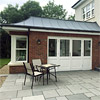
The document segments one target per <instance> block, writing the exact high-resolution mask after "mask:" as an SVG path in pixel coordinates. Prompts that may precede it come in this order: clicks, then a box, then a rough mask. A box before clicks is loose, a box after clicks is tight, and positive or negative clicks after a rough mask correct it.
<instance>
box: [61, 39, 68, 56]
mask: <svg viewBox="0 0 100 100" xmlns="http://www.w3.org/2000/svg"><path fill="white" fill-rule="evenodd" d="M60 56H69V40H60Z"/></svg>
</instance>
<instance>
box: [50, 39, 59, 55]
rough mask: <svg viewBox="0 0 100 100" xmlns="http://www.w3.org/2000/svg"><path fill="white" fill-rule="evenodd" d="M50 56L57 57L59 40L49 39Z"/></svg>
mask: <svg viewBox="0 0 100 100" xmlns="http://www.w3.org/2000/svg"><path fill="white" fill-rule="evenodd" d="M49 56H57V40H56V39H49Z"/></svg>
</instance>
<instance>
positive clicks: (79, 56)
mask: <svg viewBox="0 0 100 100" xmlns="http://www.w3.org/2000/svg"><path fill="white" fill-rule="evenodd" d="M48 63H53V64H59V65H60V67H58V68H57V70H58V71H69V70H90V69H91V68H92V40H91V39H85V38H84V39H83V38H65V37H48Z"/></svg>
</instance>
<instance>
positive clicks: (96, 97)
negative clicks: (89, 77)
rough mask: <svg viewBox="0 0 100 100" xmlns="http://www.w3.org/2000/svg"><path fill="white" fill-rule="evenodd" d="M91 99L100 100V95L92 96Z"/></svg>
mask: <svg viewBox="0 0 100 100" xmlns="http://www.w3.org/2000/svg"><path fill="white" fill-rule="evenodd" d="M91 100H100V96H94V97H91Z"/></svg>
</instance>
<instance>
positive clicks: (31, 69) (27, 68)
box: [23, 62, 44, 89]
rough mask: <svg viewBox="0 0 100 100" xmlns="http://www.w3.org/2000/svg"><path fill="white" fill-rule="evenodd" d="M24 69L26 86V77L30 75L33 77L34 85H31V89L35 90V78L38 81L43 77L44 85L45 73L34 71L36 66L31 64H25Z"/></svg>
mask: <svg viewBox="0 0 100 100" xmlns="http://www.w3.org/2000/svg"><path fill="white" fill-rule="evenodd" d="M23 64H24V68H25V79H24V85H25V82H26V76H27V75H29V76H31V77H32V85H31V89H32V88H33V82H34V78H35V79H36V78H37V77H39V76H40V77H41V76H43V85H44V73H43V72H38V71H36V70H35V69H34V66H31V65H30V63H24V62H23Z"/></svg>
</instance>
